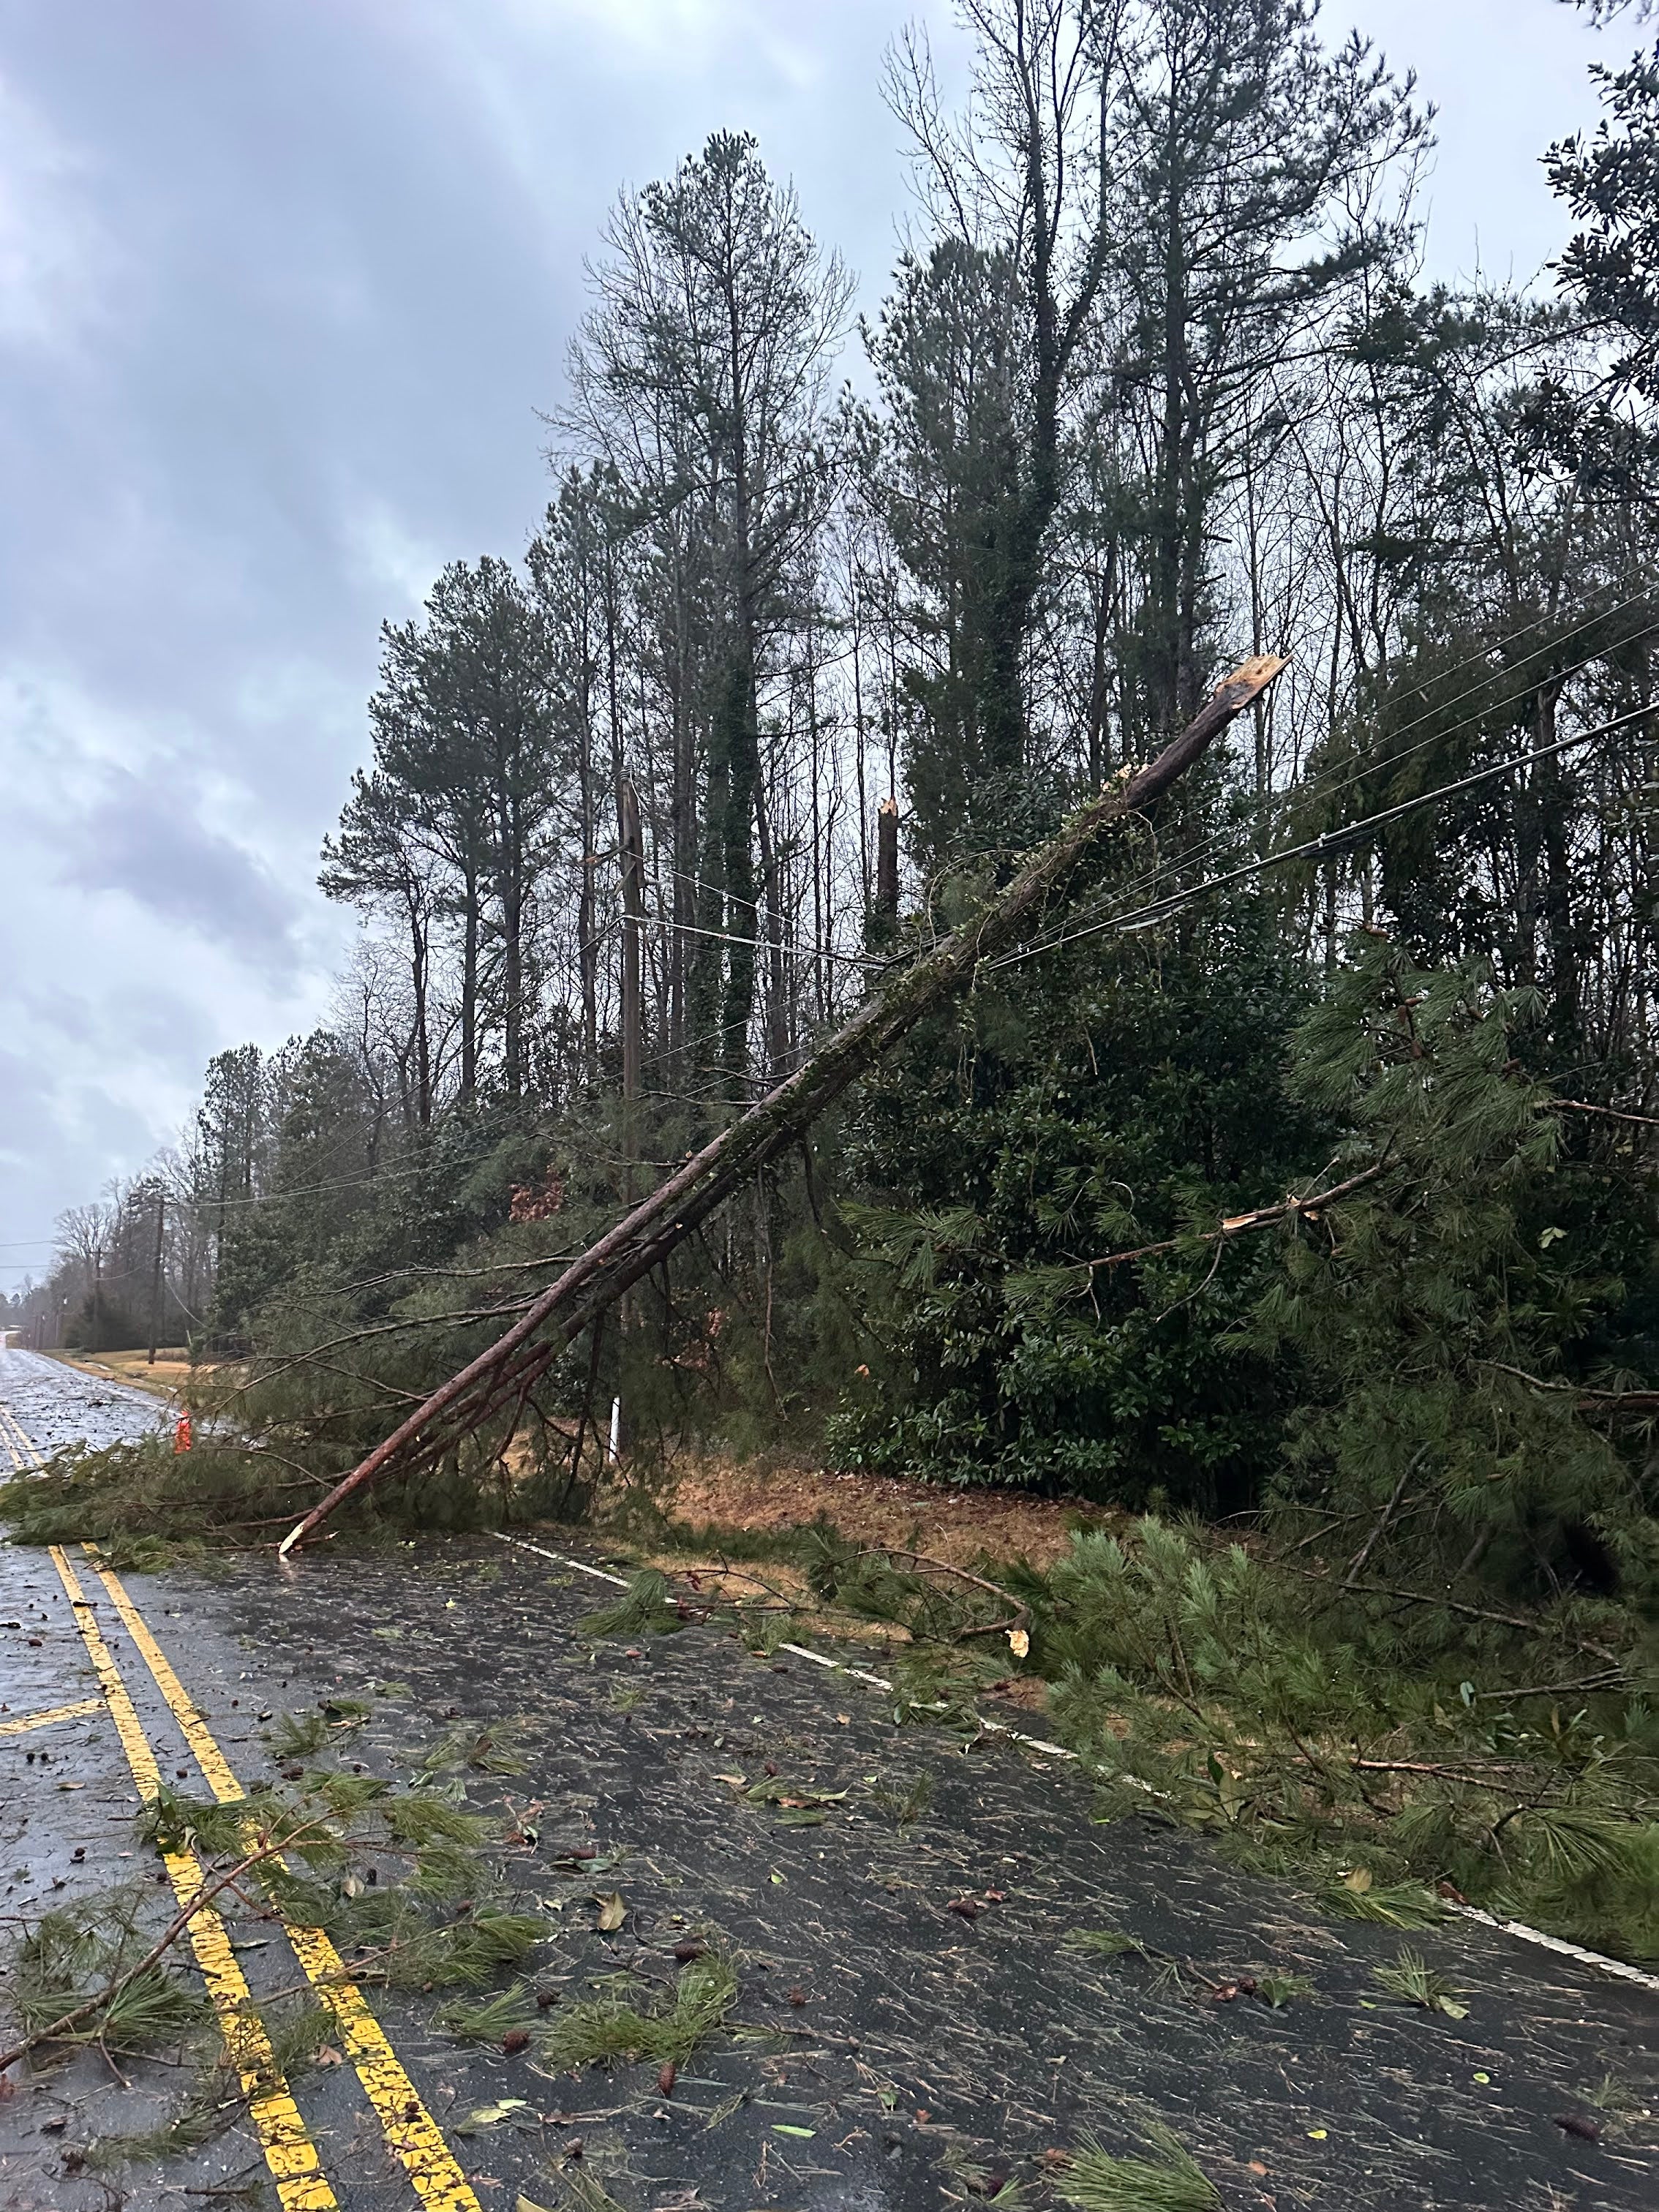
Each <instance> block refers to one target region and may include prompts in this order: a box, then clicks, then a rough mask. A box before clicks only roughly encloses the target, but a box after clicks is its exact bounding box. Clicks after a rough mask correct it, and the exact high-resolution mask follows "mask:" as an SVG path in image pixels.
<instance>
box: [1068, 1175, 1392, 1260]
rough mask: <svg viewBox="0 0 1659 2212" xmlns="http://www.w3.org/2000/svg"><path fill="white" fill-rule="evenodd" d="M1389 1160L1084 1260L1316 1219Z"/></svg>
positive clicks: (1126, 1256)
mask: <svg viewBox="0 0 1659 2212" xmlns="http://www.w3.org/2000/svg"><path fill="white" fill-rule="evenodd" d="M1388 1164H1389V1163H1388V1162H1387V1161H1386V1160H1378V1161H1376V1163H1375V1164H1374V1165H1372V1166H1370V1167H1368V1168H1364V1169H1362V1170H1361V1171H1360V1172H1359V1174H1358V1175H1355V1176H1349V1177H1348V1179H1347V1181H1346V1182H1339V1183H1333V1184H1332V1186H1331V1188H1329V1189H1328V1190H1320V1191H1310V1193H1309V1194H1308V1196H1307V1197H1306V1198H1298V1197H1297V1196H1296V1194H1295V1193H1294V1192H1292V1193H1291V1195H1290V1196H1289V1197H1287V1198H1285V1199H1283V1200H1280V1202H1279V1204H1278V1205H1277V1206H1257V1207H1255V1210H1254V1211H1253V1212H1249V1213H1234V1214H1230V1215H1229V1216H1228V1218H1227V1219H1226V1220H1225V1221H1224V1222H1223V1223H1222V1225H1221V1226H1220V1227H1219V1229H1206V1230H1205V1231H1202V1232H1201V1233H1200V1234H1199V1235H1198V1236H1195V1237H1165V1238H1164V1240H1163V1242H1162V1243H1158V1244H1138V1245H1136V1247H1135V1249H1133V1251H1132V1252H1108V1253H1106V1254H1105V1255H1103V1257H1102V1258H1100V1259H1098V1260H1085V1261H1084V1263H1083V1264H1084V1266H1085V1267H1088V1268H1090V1269H1093V1268H1096V1267H1121V1266H1122V1265H1123V1262H1124V1261H1126V1260H1150V1259H1151V1258H1152V1255H1154V1254H1155V1253H1158V1252H1178V1251H1180V1250H1182V1249H1183V1247H1185V1246H1188V1245H1190V1244H1215V1243H1225V1241H1226V1240H1227V1238H1228V1237H1242V1236H1243V1234H1244V1232H1245V1231H1246V1230H1248V1229H1271V1228H1272V1227H1273V1224H1274V1223H1275V1222H1278V1221H1288V1220H1289V1219H1290V1218H1291V1215H1292V1214H1299V1215H1300V1216H1301V1217H1302V1218H1303V1219H1304V1220H1306V1221H1317V1220H1318V1218H1319V1217H1320V1215H1321V1214H1322V1212H1324V1211H1325V1209H1326V1207H1327V1206H1334V1205H1335V1204H1336V1202H1337V1200H1339V1199H1343V1198H1346V1197H1347V1195H1348V1194H1349V1193H1350V1192H1351V1191H1356V1190H1358V1188H1360V1187H1361V1185H1362V1184H1364V1183H1368V1182H1376V1178H1377V1176H1380V1175H1381V1174H1382V1172H1383V1169H1384V1168H1385V1167H1386V1166H1387V1165H1388Z"/></svg>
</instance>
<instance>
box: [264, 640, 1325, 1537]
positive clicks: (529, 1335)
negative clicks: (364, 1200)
mask: <svg viewBox="0 0 1659 2212" xmlns="http://www.w3.org/2000/svg"><path fill="white" fill-rule="evenodd" d="M1284 665H1285V663H1284V661H1283V660H1281V659H1278V658H1276V657H1273V656H1267V657H1262V658H1258V659H1250V660H1247V661H1246V662H1245V663H1244V664H1243V666H1242V667H1241V668H1239V669H1238V670H1237V671H1236V672H1235V673H1234V674H1233V675H1232V676H1231V677H1229V678H1228V679H1227V681H1226V682H1225V684H1222V685H1221V686H1220V687H1219V689H1218V690H1217V691H1215V692H1214V693H1213V694H1212V696H1211V698H1210V699H1209V700H1208V701H1207V702H1206V704H1205V705H1204V707H1203V708H1200V711H1199V713H1198V714H1197V715H1196V717H1195V718H1194V720H1193V721H1192V722H1191V723H1190V724H1189V725H1188V727H1187V728H1186V729H1185V730H1184V731H1183V732H1182V734H1181V735H1180V736H1179V737H1178V738H1176V739H1175V740H1174V742H1173V743H1172V744H1169V745H1167V746H1165V748H1164V750H1163V752H1161V753H1160V754H1159V755H1158V758H1157V759H1156V760H1154V761H1152V762H1151V763H1148V764H1147V766H1146V767H1145V768H1142V769H1139V770H1138V771H1137V772H1136V773H1135V774H1134V775H1128V776H1126V777H1125V778H1124V779H1123V780H1122V781H1121V782H1119V783H1116V784H1115V785H1114V786H1113V787H1112V788H1111V789H1110V790H1109V791H1106V792H1103V793H1102V794H1101V795H1100V797H1099V798H1097V799H1095V800H1094V801H1092V803H1091V805H1088V806H1086V807H1085V808H1084V809H1083V810H1082V811H1081V812H1080V813H1079V814H1078V816H1077V817H1075V818H1074V819H1073V822H1072V823H1071V824H1070V825H1069V826H1068V827H1067V828H1066V829H1064V830H1062V831H1061V833H1060V836H1058V837H1056V838H1054V840H1053V841H1052V842H1050V843H1048V844H1047V845H1045V846H1043V847H1042V848H1041V849H1040V850H1039V851H1038V852H1037V853H1036V854H1035V855H1034V856H1033V858H1032V859H1031V860H1029V861H1028V862H1027V863H1026V865H1025V866H1024V867H1023V868H1022V869H1021V870H1020V871H1019V872H1018V874H1017V875H1016V876H1015V877H1014V878H1013V880H1012V882H1011V883H1010V884H1008V885H1007V886H1006V889H1004V890H1001V891H1000V892H999V893H997V894H996V896H994V897H993V898H992V899H991V900H990V901H989V902H988V903H987V905H986V906H985V907H984V908H982V909H981V911H980V912H979V913H978V914H977V915H975V916H974V917H973V918H972V919H971V920H969V921H967V922H965V923H963V926H962V927H960V928H959V929H957V930H954V931H952V932H951V934H950V935H949V936H948V937H946V938H945V939H943V941H942V942H941V943H940V944H939V945H937V946H935V947H934V948H933V950H932V951H928V952H926V953H924V954H923V955H922V956H921V957H920V958H919V959H918V960H916V961H915V963H914V964H913V965H912V966H911V967H910V968H908V969H906V970H905V972H904V973H903V974H902V975H898V976H897V977H896V978H895V979H894V980H893V981H891V982H890V983H888V984H886V985H885V986H884V987H882V988H880V989H878V991H877V992H876V994H874V995H873V996H872V998H871V999H870V1000H868V1001H867V1002H866V1005H865V1006H863V1007H861V1008H860V1011H859V1012H857V1013H856V1014H854V1017H853V1018H852V1019H851V1020H850V1021H849V1022H848V1023H847V1024H845V1026H844V1027H843V1028H842V1030H840V1031H838V1033H837V1034H836V1036H833V1037H832V1038H830V1040H829V1042H828V1043H827V1044H825V1045H823V1046H822V1047H821V1048H819V1049H818V1050H817V1052H815V1053H814V1054H812V1055H811V1058H810V1059H809V1060H806V1061H805V1064H804V1065H803V1066H800V1067H799V1068H798V1069H797V1070H796V1071H795V1073H793V1075H791V1076H788V1077H787V1078H786V1079H784V1081H783V1082H781V1083H780V1084H779V1085H777V1086H776V1087H775V1089H774V1090H772V1091H770V1092H769V1093H768V1095H767V1096H766V1097H764V1098H763V1099H761V1100H760V1101H759V1102H758V1103H757V1104H756V1105H753V1106H751V1107H750V1109H749V1110H748V1111H747V1112H746V1113H744V1114H743V1115H740V1116H739V1118H738V1120H737V1121H734V1122H732V1123H731V1124H730V1126H729V1127H726V1128H725V1129H723V1130H722V1131H721V1132H720V1134H719V1135H718V1136H716V1137H714V1139H711V1141H710V1142H709V1143H708V1144H707V1145H705V1146H703V1148H702V1151H701V1152H697V1153H696V1155H695V1156H694V1157H693V1158H690V1160H688V1161H686V1162H685V1164H684V1165H683V1166H682V1167H680V1168H678V1170H676V1171H675V1172H674V1173H673V1174H672V1175H671V1176H669V1178H668V1180H667V1182H665V1183H663V1184H662V1185H661V1186H660V1187H659V1188H658V1189H657V1190H656V1191H654V1192H653V1194H651V1196H650V1197H649V1198H647V1200H645V1201H644V1203H643V1204H642V1205H640V1206H635V1207H634V1208H633V1210H632V1211H631V1212H629V1213H628V1214H626V1215H624V1217H623V1219H622V1220H620V1221H619V1222H617V1225H616V1226H615V1227H614V1228H612V1229H611V1230H610V1231H608V1232H607V1233H606V1234H605V1236H604V1237H600V1238H599V1242H598V1243H596V1244H594V1245H592V1247H590V1249H588V1250H587V1251H586V1252H585V1253H584V1254H583V1255H582V1256H581V1257H580V1259H579V1260H577V1261H575V1262H574V1264H573V1265H572V1266H571V1267H567V1268H566V1270H565V1271H564V1273H562V1275H561V1276H560V1277H559V1279H558V1280H557V1281H556V1283H554V1284H552V1285H550V1287H549V1288H548V1289H547V1290H545V1291H543V1292H542V1293H541V1295H540V1296H539V1297H537V1298H536V1299H534V1300H533V1301H532V1304H531V1305H530V1306H529V1307H528V1309H527V1310H526V1311H525V1312H524V1313H523V1314H522V1315H521V1316H520V1318H519V1320H518V1321H517V1322H514V1324H513V1327H512V1328H509V1329H507V1331H506V1332H505V1334H503V1335H502V1336H501V1338H500V1339H498V1340H497V1341H496V1342H495V1344H493V1345H492V1346H489V1349H488V1350H487V1351H485V1352H480V1353H479V1355H478V1357H477V1358H476V1359H474V1360H471V1362H469V1364H467V1365H466V1366H465V1367H464V1368H462V1369H461V1370H460V1372H459V1374H457V1375H454V1376H451V1378H450V1379H449V1381H448V1382H447V1383H444V1384H443V1385H442V1387H441V1389H437V1390H435V1392H434V1393H433V1394H432V1395H431V1396H430V1397H429V1398H428V1399H427V1400H426V1401H424V1402H423V1403H422V1404H421V1405H420V1406H418V1407H416V1410H415V1411H414V1412H413V1413H411V1414H410V1416H409V1417H408V1419H406V1420H404V1421H403V1422H402V1423H401V1424H400V1425H398V1427H397V1428H396V1429H394V1430H393V1431H392V1434H391V1435H390V1436H389V1437H386V1439H385V1440H384V1442H383V1443H380V1444H377V1445H376V1446H375V1448H374V1450H373V1451H371V1452H370V1453H369V1454H368V1457H367V1458H366V1459H364V1460H363V1461H362V1463H361V1465H359V1466H358V1467H356V1468H354V1469H353V1470H352V1472H351V1473H350V1474H349V1475H347V1476H346V1477H345V1479H344V1480H343V1481H341V1482H338V1483H337V1484H336V1485H335V1486H334V1488H333V1489H332V1490H331V1491H330V1492H329V1493H328V1495H327V1497H325V1498H324V1499H322V1501H321V1502H320V1504H317V1505H315V1506H313V1509H312V1510H311V1511H310V1512H309V1513H307V1515H306V1516H305V1518H304V1519H303V1520H302V1521H301V1522H299V1523H298V1524H297V1525H296V1526H295V1528H291V1529H290V1530H289V1533H288V1534H287V1536H285V1537H284V1538H283V1541H282V1543H281V1544H280V1545H279V1546H278V1547H277V1549H278V1554H279V1556H280V1557H283V1558H286V1557H287V1555H288V1554H289V1553H290V1552H292V1551H293V1550H294V1549H295V1546H296V1545H299V1544H301V1543H303V1542H304V1541H306V1540H307V1538H308V1537H309V1536H310V1535H312V1534H313V1532H314V1531H315V1530H316V1529H317V1528H319V1526H320V1525H321V1523H322V1522H325V1520H326V1519H327V1518H328V1517H329V1516H330V1515H331V1513H333V1512H334V1511H336V1510H337V1508H338V1507H339V1506H340V1505H341V1504H343V1503H344V1501H345V1500H346V1499H347V1498H350V1497H353V1496H355V1495H356V1493H357V1492H359V1491H362V1490H363V1489H365V1488H366V1487H367V1486H368V1485H369V1484H370V1483H372V1482H374V1480H376V1479H377V1478H378V1477H379V1476H380V1475H382V1474H385V1473H386V1471H387V1470H388V1469H389V1468H393V1467H397V1466H402V1467H404V1468H408V1467H409V1466H410V1464H411V1463H416V1464H418V1463H420V1462H422V1461H423V1460H425V1459H427V1458H428V1457H430V1456H431V1455H434V1454H435V1453H437V1452H441V1451H442V1450H444V1449H448V1448H451V1447H453V1445H454V1444H456V1443H459V1442H460V1440H461V1439H462V1438H464V1437H466V1436H468V1435H470V1434H471V1433H472V1432H473V1431H476V1430H477V1428H478V1426H479V1425H481V1424H482V1422H483V1421H484V1420H485V1419H488V1418H489V1411H490V1409H492V1408H495V1407H499V1406H500V1405H501V1403H503V1402H504V1400H505V1398H506V1397H507V1396H510V1395H511V1394H512V1393H513V1391H514V1390H515V1389H517V1388H518V1387H519V1386H520V1384H521V1383H523V1384H526V1385H533V1383H534V1381H535V1378H536V1377H537V1376H538V1375H540V1374H541V1373H542V1372H543V1371H544V1369H545V1368H547V1367H548V1366H549V1365H550V1364H551V1363H552V1361H553V1360H554V1359H555V1358H557V1356H558V1353H559V1352H560V1350H561V1349H562V1346H564V1345H566V1344H568V1343H569V1342H570V1341H571V1340H572V1339H573V1338H574V1336H575V1335H576V1334H578V1332H579V1331H580V1329H582V1328H585V1327H586V1325H587V1323H588V1322H590V1321H592V1320H593V1319H594V1318H595V1317H596V1316H598V1315H599V1313H601V1312H602V1311H604V1310H605V1308H606V1307H607V1306H609V1305H611V1304H614V1303H615V1301H616V1300H617V1298H619V1297H621V1296H622V1295H623V1292H624V1291H628V1290H629V1289H631V1288H632V1286H633V1285H635V1283H636V1282H639V1281H640V1280H641V1279H642V1278H643V1277H644V1276H646V1275H647V1274H649V1273H650V1272H651V1270H652V1269H653V1267H658V1266H659V1265H660V1264H661V1262H662V1261H664V1260H665V1258H666V1257H667V1256H668V1255H669V1254H670V1253H671V1251H672V1250H673V1249H674V1248H675V1246H676V1245H678V1243H681V1242H682V1241H683V1240H684V1238H685V1237H688V1236H689V1235H690V1233H691V1232H692V1231H694V1230H695V1229H696V1227H697V1226H698V1225H699V1224H700V1223H702V1221H704V1220H706V1219H707V1218H708V1216H709V1215H710V1214H711V1213H712V1212H714V1209H715V1208H716V1207H717V1206H720V1205H722V1204H723V1203H724V1202H725V1201H726V1199H728V1198H729V1197H730V1196H731V1195H732V1193H733V1192H734V1191H736V1190H738V1189H739V1188H742V1186H743V1185H744V1183H746V1182H748V1181H749V1180H750V1178H751V1177H752V1176H754V1175H755V1174H756V1173H757V1170H759V1169H760V1168H762V1167H763V1166H764V1165H765V1164H766V1163H767V1162H768V1161H769V1160H771V1159H774V1158H776V1157H777V1155H778V1154H779V1153H781V1152H786V1151H787V1150H789V1149H791V1148H792V1147H793V1146H795V1145H797V1144H799V1141H800V1139H801V1136H802V1134H803V1133H804V1132H805V1130H806V1129H807V1128H808V1127H810V1126H811V1123H812V1122H813V1121H815V1120H816V1119H817V1116H818V1115H820V1114H821V1113H822V1112H823V1109H824V1108H825V1107H827V1106H829V1104H831V1103H833V1102H834V1100H836V1098H838V1097H840V1096H841V1095H842V1092H843V1091H845V1090H847V1088H848V1085H851V1084H852V1083H854V1081H856V1080H857V1079H858V1078H859V1077H860V1076H861V1075H863V1074H864V1073H866V1071H867V1070H868V1069H869V1068H871V1067H872V1066H874V1065H875V1064H876V1062H877V1061H878V1060H880V1059H881V1057H882V1055H883V1054H884V1053H886V1052H888V1051H889V1050H890V1048H892V1047H893V1046H894V1045H895V1044H896V1043H897V1042H898V1041H899V1039H900V1038H901V1037H902V1036H905V1035H906V1034H907V1033H908V1031H909V1030H911V1029H913V1028H914V1027H915V1024H916V1023H917V1022H918V1021H920V1020H921V1018H922V1016H923V1015H924V1014H927V1013H928V1012H931V1011H932V1010H933V1008H934V1007H936V1006H940V1005H942V1004H944V1003H945V1001H947V1000H950V999H951V998H954V997H955V996H957V994H960V993H961V992H963V991H964V990H966V989H968V988H969V987H970V986H971V984H972V982H973V981H974V978H975V974H976V973H977V972H978V969H979V967H980V964H981V962H982V961H984V960H987V959H988V958H990V957H992V956H993V955H994V954H995V953H998V952H1000V951H1004V950H1006V949H1007V948H1009V947H1011V946H1012V945H1015V944H1016V943H1018V942H1019V941H1021V940H1022V939H1024V938H1025V937H1027V936H1028V935H1029V934H1030V931H1031V930H1032V928H1033V927H1035V926H1036V924H1037V923H1038V922H1039V921H1041V920H1042V917H1043V916H1044V915H1047V914H1049V913H1051V912H1053V911H1054V909H1055V908H1057V907H1058V906H1059V905H1060V904H1061V903H1062V902H1064V901H1066V899H1067V898H1069V897H1070V896H1072V895H1073V893H1074V892H1075V891H1076V890H1077V889H1078V887H1079V883H1080V881H1081V879H1082V878H1083V877H1084V876H1085V873H1086V871H1087V867H1088V864H1089V863H1090V861H1091V860H1092V859H1093V858H1094V855H1095V853H1096V850H1097V847H1098V845H1099V842H1100V840H1101V838H1102V836H1103V834H1104V833H1105V831H1106V830H1107V829H1109V828H1110V827H1111V826H1112V825H1113V824H1114V823H1117V822H1121V821H1122V820H1123V819H1124V818H1125V817H1126V816H1128V815H1132V814H1135V813H1138V812H1139V811H1141V810H1143V809H1144V808H1146V807H1147V806H1149V805H1152V802H1153V801H1154V800H1155V799H1158V798H1159V797H1161V796H1162V794H1163V793H1164V792H1165V791H1167V790H1168V789H1169V787H1170V785H1171V784H1173V783H1174V782H1175V781H1176V780H1177V779H1178V778H1179V777H1180V776H1181V775H1183V774H1184V773H1185V771H1186V770H1187V769H1188V768H1190V767H1191V766H1192V765H1193V763H1194V762H1195V761H1197V760H1199V759H1200V757H1202V756H1203V754H1204V753H1205V752H1206V751H1207V750H1208V749H1209V747H1210V745H1211V744H1212V741H1213V740H1214V739H1215V738H1217V737H1218V736H1219V735H1220V733H1221V732H1222V731H1223V730H1225V728H1226V727H1227V726H1228V724H1229V723H1230V722H1231V721H1232V720H1234V718H1235V717H1236V716H1237V715H1238V714H1242V713H1243V711H1244V709H1245V708H1247V707H1249V706H1250V705H1251V704H1253V702H1255V700H1256V699H1258V698H1260V696H1261V694H1262V693H1263V692H1264V691H1265V690H1267V686H1268V685H1269V684H1271V683H1272V682H1273V678H1274V677H1276V676H1277V675H1278V674H1279V671H1280V669H1281V668H1283V667H1284Z"/></svg>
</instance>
